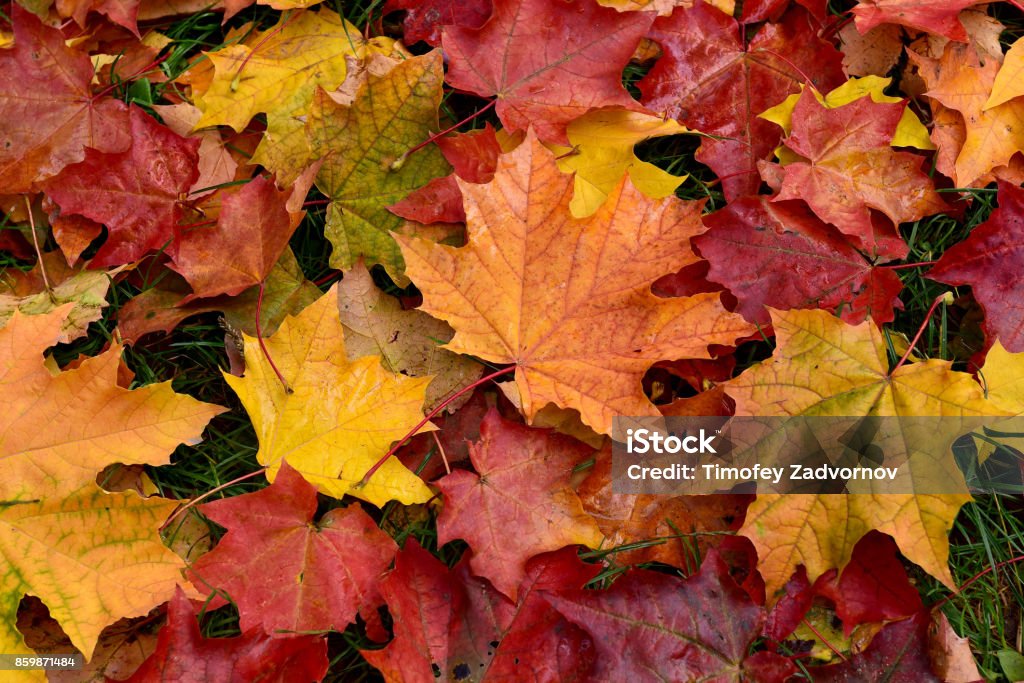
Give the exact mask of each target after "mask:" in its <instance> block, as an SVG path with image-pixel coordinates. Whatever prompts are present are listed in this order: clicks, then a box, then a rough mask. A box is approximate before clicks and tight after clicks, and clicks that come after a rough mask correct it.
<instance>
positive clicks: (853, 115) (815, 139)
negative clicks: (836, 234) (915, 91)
mask: <svg viewBox="0 0 1024 683" xmlns="http://www.w3.org/2000/svg"><path fill="white" fill-rule="evenodd" d="M903 109H904V105H903V103H902V102H893V103H876V102H873V101H872V100H871V98H870V97H862V98H861V99H859V100H855V101H853V102H851V103H849V104H846V105H843V106H841V107H836V108H834V109H833V108H829V107H826V106H824V105H823V104H821V103H820V102H818V100H817V98H815V97H814V93H813V92H811V91H810V90H809V89H808V90H805V91H804V92H803V94H801V95H800V99H799V101H798V102H797V104H796V108H795V109H794V110H793V132H792V134H791V135H790V136H789V137H788V138H786V139H785V141H784V142H785V145H786V147H788V148H789V149H791V150H793V151H794V152H796V153H797V154H799V155H801V156H802V157H805V158H806V159H807V161H796V162H793V163H790V164H787V165H785V166H783V167H782V174H783V178H782V188H781V191H780V192H779V194H778V196H776V197H775V200H774V201H781V200H786V199H803V200H804V201H806V202H807V204H808V205H809V206H810V207H811V209H812V210H813V211H814V213H816V214H817V215H818V216H819V217H820V218H821V219H822V220H824V221H826V222H828V223H831V224H832V225H834V226H836V227H837V228H838V229H839V230H840V232H842V233H844V234H846V235H850V236H852V237H855V238H858V239H860V240H861V241H862V242H863V243H865V244H870V243H871V241H872V240H873V235H874V232H875V230H874V226H873V225H872V219H871V211H872V210H876V211H881V212H882V213H884V214H885V215H886V216H888V217H889V220H891V221H892V222H893V223H894V224H899V223H903V222H905V221H915V220H917V219H919V218H922V217H924V216H927V215H930V214H933V213H939V212H942V211H948V210H949V209H950V207H949V206H948V205H947V204H946V203H945V202H944V201H943V200H942V197H940V196H939V194H938V193H937V192H936V191H935V187H934V185H933V184H932V181H931V179H930V178H929V177H928V176H927V175H926V174H925V173H924V172H923V171H922V170H921V165H922V163H923V162H924V159H923V158H922V157H919V156H917V155H915V154H911V153H909V152H897V151H894V150H893V148H892V146H891V145H890V142H891V141H892V136H893V134H894V133H895V131H896V126H897V125H899V122H900V118H901V117H902V116H903Z"/></svg>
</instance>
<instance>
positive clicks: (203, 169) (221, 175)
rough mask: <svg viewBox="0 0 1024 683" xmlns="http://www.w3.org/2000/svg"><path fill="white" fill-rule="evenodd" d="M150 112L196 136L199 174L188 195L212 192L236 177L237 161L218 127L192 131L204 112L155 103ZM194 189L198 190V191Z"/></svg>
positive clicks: (177, 130) (183, 133)
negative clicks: (197, 140)
mask: <svg viewBox="0 0 1024 683" xmlns="http://www.w3.org/2000/svg"><path fill="white" fill-rule="evenodd" d="M153 111H155V112H156V113H157V115H159V116H160V118H161V119H162V120H163V122H164V125H166V126H167V127H168V128H170V129H171V130H173V131H174V132H175V133H177V134H178V135H181V136H184V137H189V136H191V137H195V138H199V150H198V152H197V153H198V155H199V177H198V178H196V181H195V183H193V185H192V187H191V188H189V189H190V193H189V196H190V197H191V198H198V197H201V196H204V195H207V194H210V193H211V192H214V191H215V189H210V188H216V187H218V186H220V185H225V184H227V183H230V182H233V181H234V180H236V177H235V176H236V171H237V170H238V161H236V160H235V157H234V156H232V154H231V150H229V149H228V148H227V147H226V146H225V140H224V137H223V136H222V135H221V132H220V131H219V130H200V131H198V132H195V133H193V132H192V130H193V129H194V128H195V127H196V124H197V123H199V119H201V118H202V116H203V112H201V111H199V108H198V107H195V106H193V105H191V104H185V103H182V104H164V105H155V106H154V107H153ZM197 191H201V192H199V193H198V194H197Z"/></svg>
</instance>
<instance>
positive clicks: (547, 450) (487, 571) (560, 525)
mask: <svg viewBox="0 0 1024 683" xmlns="http://www.w3.org/2000/svg"><path fill="white" fill-rule="evenodd" d="M591 453H592V450H591V449H590V448H589V447H587V446H586V445H585V444H583V443H581V442H579V441H576V440H575V439H572V438H570V437H566V436H563V435H561V434H555V433H553V432H551V431H547V430H540V429H532V428H530V427H526V426H523V425H518V424H516V423H514V422H509V421H507V420H504V419H502V418H501V417H500V416H499V415H498V413H497V411H496V410H494V409H493V408H492V409H491V410H490V411H489V412H488V413H487V415H486V416H485V417H484V419H483V422H482V423H481V424H480V440H479V441H478V442H476V443H472V444H470V447H469V457H470V460H471V461H472V462H473V468H474V469H475V470H476V473H473V472H468V471H466V470H458V471H455V472H452V473H451V474H449V475H448V476H446V477H443V478H441V479H439V480H438V481H437V482H436V483H437V486H438V488H440V489H441V492H442V493H443V494H444V502H445V504H444V508H443V509H442V510H441V514H440V516H439V517H438V520H437V533H438V542H439V543H441V544H444V543H447V542H449V541H451V540H453V539H456V538H462V539H465V540H466V541H467V542H468V543H469V547H470V548H472V549H473V556H472V558H470V560H469V566H470V567H472V569H473V572H474V573H475V574H476V575H477V576H483V577H486V578H487V579H489V580H490V582H491V583H492V584H494V587H495V588H497V589H498V590H499V591H501V592H502V593H503V594H505V595H507V596H508V597H509V598H511V599H512V600H515V598H516V588H517V586H518V585H519V582H520V581H521V580H522V577H523V573H524V571H525V568H526V561H527V560H529V559H530V558H531V557H533V556H534V555H538V554H540V553H543V552H547V551H550V550H558V549H559V548H563V547H565V546H567V545H576V544H579V545H585V546H588V547H591V548H597V547H598V546H600V545H601V541H602V540H603V539H604V536H603V535H602V534H601V531H600V530H599V529H598V527H597V523H596V522H595V521H594V520H593V518H591V517H590V516H589V515H588V514H587V513H585V512H584V511H583V506H582V505H581V503H580V500H579V498H577V497H576V493H575V492H574V491H573V489H572V487H571V486H570V482H569V479H570V477H571V476H572V471H573V467H574V466H575V465H576V464H577V463H579V462H580V461H581V460H584V459H585V458H586V457H587V456H588V455H590V454H591Z"/></svg>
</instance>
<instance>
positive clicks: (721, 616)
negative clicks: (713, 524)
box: [548, 552, 796, 683]
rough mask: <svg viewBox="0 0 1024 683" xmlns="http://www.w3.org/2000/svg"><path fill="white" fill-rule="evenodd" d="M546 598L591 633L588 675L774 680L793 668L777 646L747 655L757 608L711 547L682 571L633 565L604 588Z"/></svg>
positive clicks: (760, 616)
mask: <svg viewBox="0 0 1024 683" xmlns="http://www.w3.org/2000/svg"><path fill="white" fill-rule="evenodd" d="M548 601H549V602H551V604H552V605H554V607H555V609H557V610H558V611H559V612H561V613H562V614H564V615H565V616H566V617H567V618H568V619H569V620H570V621H572V622H573V623H575V624H577V625H579V626H580V627H581V628H584V629H586V630H587V631H588V632H589V633H590V634H591V635H592V636H593V638H594V644H595V645H596V646H597V658H596V666H595V670H594V672H593V675H592V678H591V679H590V680H595V681H630V680H642V681H648V680H649V681H655V680H664V681H698V680H701V681H759V682H760V683H770V682H777V683H781V682H782V681H783V680H786V678H787V677H788V676H789V675H791V674H792V673H795V671H796V667H795V666H794V665H793V664H792V663H791V662H789V661H788V660H786V659H785V658H784V657H782V656H781V655H778V654H767V656H765V653H759V654H758V655H754V656H751V657H748V655H747V653H748V651H749V650H750V646H751V645H752V644H753V642H754V641H755V640H756V639H757V638H758V637H760V635H761V629H762V627H763V625H764V622H765V615H764V610H763V608H761V607H760V606H758V605H755V604H754V603H753V601H752V600H751V599H750V596H749V595H747V593H746V591H744V590H743V589H742V588H740V587H739V586H738V585H736V582H735V581H733V579H732V578H731V577H730V576H729V569H728V567H726V565H725V563H724V562H723V561H722V559H721V558H720V557H719V556H718V554H717V553H715V552H712V553H709V554H708V555H707V557H706V558H705V559H704V563H703V564H702V565H701V568H700V572H699V573H697V574H696V575H694V576H691V577H690V578H689V579H685V580H684V579H680V578H678V577H676V576H670V575H667V574H660V573H657V572H652V571H649V570H644V569H637V570H632V571H631V572H629V573H627V574H626V575H625V576H623V577H621V578H619V579H618V580H617V581H616V582H615V583H614V584H612V587H611V588H609V589H607V590H601V591H597V590H583V591H565V592H563V593H561V594H556V595H553V596H551V597H549V598H548ZM640 672H644V673H645V674H646V675H642V676H639V677H638V674H639V673H640ZM648 672H649V673H648ZM654 672H657V675H654Z"/></svg>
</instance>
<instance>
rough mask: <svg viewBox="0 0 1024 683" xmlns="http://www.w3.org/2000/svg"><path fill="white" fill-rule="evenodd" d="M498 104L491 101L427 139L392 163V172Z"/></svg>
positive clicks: (495, 101) (495, 100)
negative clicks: (416, 154)
mask: <svg viewBox="0 0 1024 683" xmlns="http://www.w3.org/2000/svg"><path fill="white" fill-rule="evenodd" d="M497 102H498V100H497V99H494V100H491V101H490V102H488V103H487V106H485V107H483V108H482V109H477V110H476V112H474V113H472V114H470V115H469V116H467V117H466V118H464V119H462V120H461V121H459V122H458V123H456V124H455V125H454V126H449V127H448V128H445V129H444V130H442V131H441V132H440V133H434V134H433V135H431V136H430V137H429V138H427V139H426V140H424V141H423V142H421V143H420V144H418V145H416V146H415V147H413V148H412V149H410V150H408V151H407V152H405V154H403V155H402V156H400V157H398V158H397V159H395V160H394V161H393V162H391V170H392V171H397V170H398V169H400V168H402V164H404V163H405V160H406V159H408V158H409V157H411V156H412V155H413V154H415V153H416V152H418V151H420V150H421V149H423V148H424V147H426V146H427V145H429V144H430V143H431V142H433V141H434V140H437V139H438V138H443V137H444V136H445V135H448V133H451V132H452V131H454V130H458V128H459V127H460V126H464V125H465V124H467V123H469V122H470V121H472V120H473V119H475V118H476V117H478V116H480V115H481V114H483V113H484V112H485V111H487V110H488V109H490V108H491V107H493V106H494V105H495V104H497Z"/></svg>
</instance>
